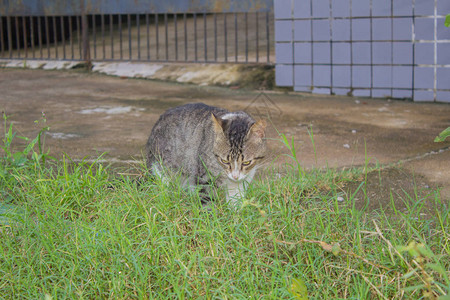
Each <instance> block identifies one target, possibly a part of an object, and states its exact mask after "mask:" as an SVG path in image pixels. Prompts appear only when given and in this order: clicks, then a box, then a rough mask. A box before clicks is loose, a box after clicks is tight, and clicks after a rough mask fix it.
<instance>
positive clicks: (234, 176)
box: [231, 172, 239, 179]
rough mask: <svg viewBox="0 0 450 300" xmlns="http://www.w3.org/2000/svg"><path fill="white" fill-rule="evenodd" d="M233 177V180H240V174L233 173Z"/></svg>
mask: <svg viewBox="0 0 450 300" xmlns="http://www.w3.org/2000/svg"><path fill="white" fill-rule="evenodd" d="M231 177H233V179H238V178H239V173H234V172H233V173H231Z"/></svg>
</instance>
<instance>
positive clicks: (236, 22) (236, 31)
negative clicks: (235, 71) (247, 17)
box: [234, 13, 238, 62]
mask: <svg viewBox="0 0 450 300" xmlns="http://www.w3.org/2000/svg"><path fill="white" fill-rule="evenodd" d="M234 61H235V62H237V61H238V19H237V13H234Z"/></svg>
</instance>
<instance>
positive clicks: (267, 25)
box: [266, 12, 270, 63]
mask: <svg viewBox="0 0 450 300" xmlns="http://www.w3.org/2000/svg"><path fill="white" fill-rule="evenodd" d="M269 37H270V28H269V13H268V12H266V42H267V63H269V62H270V38H269Z"/></svg>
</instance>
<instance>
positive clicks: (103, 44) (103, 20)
mask: <svg viewBox="0 0 450 300" xmlns="http://www.w3.org/2000/svg"><path fill="white" fill-rule="evenodd" d="M100 20H101V28H102V29H101V30H102V48H103V49H102V51H103V59H106V47H105V46H106V45H105V15H104V14H101V15H100Z"/></svg>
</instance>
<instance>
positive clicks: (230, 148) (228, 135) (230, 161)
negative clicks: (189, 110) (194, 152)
mask: <svg viewBox="0 0 450 300" xmlns="http://www.w3.org/2000/svg"><path fill="white" fill-rule="evenodd" d="M211 118H212V123H213V127H214V133H215V140H214V149H213V152H214V155H215V156H216V159H217V161H218V162H219V164H220V165H221V166H222V168H223V169H224V172H225V174H226V175H227V176H228V178H230V179H231V180H233V181H241V180H245V179H246V177H247V176H248V175H249V174H252V176H251V177H253V174H254V172H255V171H256V169H257V168H258V167H259V166H260V165H261V163H262V161H263V159H264V157H265V155H266V141H265V138H264V137H265V129H266V122H265V121H264V120H259V121H257V122H255V121H254V120H253V119H252V118H250V116H249V115H247V114H246V113H244V112H236V113H229V114H226V115H224V116H222V117H217V116H215V115H214V114H212V116H211ZM250 179H251V178H250Z"/></svg>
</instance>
